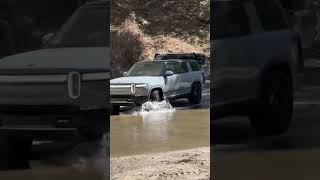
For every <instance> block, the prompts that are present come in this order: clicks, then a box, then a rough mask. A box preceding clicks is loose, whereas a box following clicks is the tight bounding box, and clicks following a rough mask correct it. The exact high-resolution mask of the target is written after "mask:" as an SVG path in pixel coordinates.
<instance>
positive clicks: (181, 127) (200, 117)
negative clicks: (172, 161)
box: [110, 109, 210, 157]
mask: <svg viewBox="0 0 320 180" xmlns="http://www.w3.org/2000/svg"><path fill="white" fill-rule="evenodd" d="M209 111H210V110H209V109H201V110H183V111H178V110H177V111H175V110H164V111H151V112H141V113H138V114H135V115H120V116H112V117H111V122H110V125H111V126H110V154H111V157H121V156H130V155H137V154H146V153H154V152H165V151H171V150H182V149H190V148H196V147H205V146H207V147H209V146H210V113H209Z"/></svg>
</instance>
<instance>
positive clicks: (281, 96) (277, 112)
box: [251, 71, 293, 135]
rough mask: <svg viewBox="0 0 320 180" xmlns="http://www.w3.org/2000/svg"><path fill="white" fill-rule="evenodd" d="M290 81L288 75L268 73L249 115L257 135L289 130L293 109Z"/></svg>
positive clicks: (277, 72)
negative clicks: (258, 97)
mask: <svg viewBox="0 0 320 180" xmlns="http://www.w3.org/2000/svg"><path fill="white" fill-rule="evenodd" d="M291 81H292V79H291V76H290V74H289V73H285V72H282V71H272V72H270V73H268V75H267V77H266V79H265V81H264V84H263V87H262V90H261V91H262V92H261V95H260V99H258V102H257V104H256V106H255V108H253V109H254V111H253V112H252V114H251V123H252V125H253V126H254V127H255V129H256V131H257V133H258V134H259V135H276V134H282V133H284V132H286V131H287V129H288V128H289V125H290V122H291V118H292V109H293V92H292V91H293V89H292V82H291Z"/></svg>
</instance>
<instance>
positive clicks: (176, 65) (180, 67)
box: [165, 62, 189, 74]
mask: <svg viewBox="0 0 320 180" xmlns="http://www.w3.org/2000/svg"><path fill="white" fill-rule="evenodd" d="M165 69H166V71H172V72H173V73H174V74H182V73H187V72H188V71H189V69H188V65H187V63H185V62H168V63H167V64H166V68H165Z"/></svg>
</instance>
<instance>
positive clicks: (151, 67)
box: [127, 62, 164, 76]
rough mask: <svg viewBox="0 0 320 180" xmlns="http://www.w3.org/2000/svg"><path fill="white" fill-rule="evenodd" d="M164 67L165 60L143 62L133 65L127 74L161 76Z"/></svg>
mask: <svg viewBox="0 0 320 180" xmlns="http://www.w3.org/2000/svg"><path fill="white" fill-rule="evenodd" d="M163 69H164V63H163V62H141V63H136V64H135V65H133V66H132V68H131V69H130V70H129V72H128V73H127V76H161V75H162V73H163Z"/></svg>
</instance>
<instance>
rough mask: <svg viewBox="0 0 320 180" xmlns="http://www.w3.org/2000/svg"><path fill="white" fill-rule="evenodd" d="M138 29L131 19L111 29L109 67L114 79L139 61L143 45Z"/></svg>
mask: <svg viewBox="0 0 320 180" xmlns="http://www.w3.org/2000/svg"><path fill="white" fill-rule="evenodd" d="M139 38H140V29H139V27H137V24H136V23H134V21H133V20H132V19H127V20H126V21H125V22H124V23H123V24H122V25H121V26H120V28H111V67H112V73H113V76H114V77H119V76H121V74H122V72H123V71H127V70H128V69H129V68H130V67H131V66H132V65H133V64H134V63H135V62H136V61H138V60H139V59H140V55H141V53H142V51H143V45H142V43H141V42H140V40H139Z"/></svg>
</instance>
